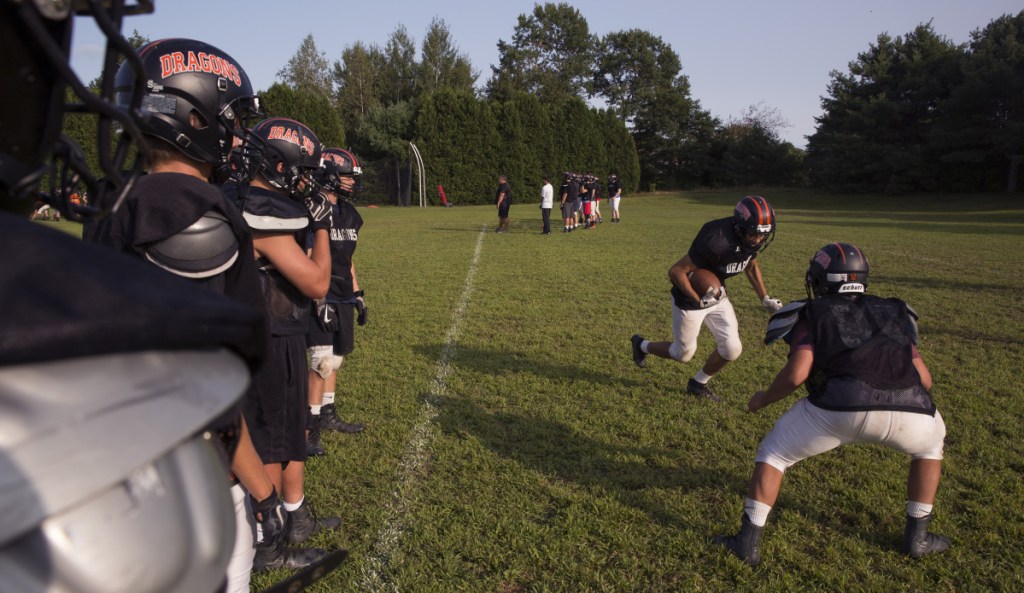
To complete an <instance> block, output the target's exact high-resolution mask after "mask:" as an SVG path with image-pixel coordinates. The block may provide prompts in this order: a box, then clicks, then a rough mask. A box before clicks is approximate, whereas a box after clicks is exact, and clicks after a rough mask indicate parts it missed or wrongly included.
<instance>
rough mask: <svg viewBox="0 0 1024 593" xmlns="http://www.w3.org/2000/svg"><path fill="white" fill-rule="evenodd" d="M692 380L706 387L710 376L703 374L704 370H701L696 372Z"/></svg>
mask: <svg viewBox="0 0 1024 593" xmlns="http://www.w3.org/2000/svg"><path fill="white" fill-rule="evenodd" d="M693 380H694V381H696V382H698V383H702V384H704V385H707V383H708V381H710V380H711V375H708V374H707V373H705V372H704V369H701V370H699V371H697V374H696V375H694V376H693Z"/></svg>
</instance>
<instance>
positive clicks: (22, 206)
mask: <svg viewBox="0 0 1024 593" xmlns="http://www.w3.org/2000/svg"><path fill="white" fill-rule="evenodd" d="M79 4H80V3H71V2H64V3H58V2H33V1H21V2H3V3H2V5H0V9H2V18H0V38H2V41H0V52H2V53H3V55H4V60H3V65H2V67H0V75H2V77H3V79H4V83H5V85H6V84H11V85H14V86H16V87H17V88H18V92H10V93H4V94H3V97H2V99H0V104H2V105H3V107H4V109H3V113H5V114H6V115H2V116H0V129H3V130H4V139H3V142H2V144H0V154H2V157H0V187H2V188H3V192H2V194H3V195H2V196H0V207H2V208H3V209H4V210H8V211H12V212H18V213H27V212H28V211H30V210H31V208H32V207H33V205H34V204H35V202H36V201H37V200H41V201H43V202H45V203H47V204H50V205H51V206H53V207H55V208H57V209H58V210H60V211H61V212H62V213H64V215H65V216H66V217H67V218H68V219H70V220H75V221H82V220H85V219H94V218H100V217H102V216H104V215H106V214H107V213H108V212H110V211H112V210H114V209H115V208H116V207H117V206H118V205H119V204H120V203H121V201H122V200H123V199H124V197H125V195H127V193H128V191H129V190H130V189H131V187H132V186H133V184H134V181H135V179H137V178H138V176H139V175H141V174H142V169H143V163H142V160H141V159H139V158H137V157H136V156H135V155H136V154H138V153H137V152H136V150H134V149H135V148H140V149H141V148H144V147H145V145H146V142H145V139H144V138H143V135H142V133H141V131H140V129H139V126H138V125H137V119H136V116H137V108H138V105H139V103H140V101H141V97H142V90H143V89H142V86H141V84H139V85H136V86H135V87H133V88H131V89H126V96H127V97H128V100H127V103H126V106H127V107H128V108H127V109H126V108H122V107H118V106H116V105H115V104H114V101H113V94H114V93H113V73H114V70H115V67H114V66H115V65H116V63H117V60H118V59H119V58H123V59H124V60H125V64H126V67H127V68H128V69H132V70H137V71H139V72H141V69H142V66H141V62H139V60H138V58H137V57H136V55H135V52H134V50H133V49H132V47H131V45H129V43H128V42H127V41H126V40H125V39H124V37H123V36H121V31H120V30H121V20H122V18H123V17H124V16H126V15H129V14H139V13H143V12H152V10H153V4H152V2H151V1H150V0H137V1H135V2H131V1H126V0H108V1H106V2H102V3H96V4H95V6H94V5H92V4H90V5H89V6H88V7H84V6H82V7H80V6H79ZM72 5H74V12H76V13H78V12H81V15H82V16H87V17H91V18H93V19H94V20H95V23H96V25H97V27H98V28H99V29H100V31H102V33H103V34H104V36H106V38H107V45H106V52H105V55H104V66H105V67H104V69H103V73H102V74H101V77H100V79H99V85H98V89H96V90H92V89H89V88H87V87H86V86H85V84H83V83H82V81H81V80H80V79H79V78H78V76H77V75H76V74H75V73H74V71H72V70H71V67H70V65H69V63H68V62H69V61H68V56H69V53H70V47H71V32H72V28H73V21H74V19H73V18H72V16H73V14H72V12H73V10H72ZM67 89H70V93H69V94H67V95H65V93H66V92H67ZM67 97H71V102H70V103H68V104H65V100H66V99H67ZM70 112H74V113H80V114H86V115H90V116H92V117H93V118H94V121H95V122H96V123H95V125H96V137H97V139H98V142H97V146H96V148H97V156H98V161H99V163H98V164H99V169H100V171H99V174H94V173H93V172H92V171H91V170H90V167H89V165H88V163H86V161H85V158H84V156H83V153H82V151H81V149H80V148H79V147H78V146H77V145H76V144H75V143H74V142H73V141H72V140H70V139H69V138H67V137H66V136H63V135H61V129H62V126H63V120H64V114H65V113H70ZM44 180H45V183H46V188H47V189H46V190H44V191H41V190H40V184H41V183H42V182H44ZM83 191H85V193H87V194H88V196H89V201H88V203H85V202H79V203H77V204H75V203H72V200H71V198H72V196H75V195H76V194H80V193H81V192H83Z"/></svg>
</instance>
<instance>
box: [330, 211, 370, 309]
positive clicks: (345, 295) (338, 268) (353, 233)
mask: <svg viewBox="0 0 1024 593" xmlns="http://www.w3.org/2000/svg"><path fill="white" fill-rule="evenodd" d="M333 210H334V212H333V215H334V223H333V225H332V226H331V288H330V290H329V291H328V293H327V300H328V301H331V302H336V303H340V302H342V301H345V300H347V299H349V298H351V297H352V293H353V292H354V286H353V285H354V283H353V281H352V256H353V254H354V253H355V251H356V242H357V241H359V229H361V228H363V217H362V216H360V215H359V212H358V211H356V207H355V206H353V205H352V204H351V203H349V202H346V201H343V200H341V201H339V202H338V203H337V204H334V207H333Z"/></svg>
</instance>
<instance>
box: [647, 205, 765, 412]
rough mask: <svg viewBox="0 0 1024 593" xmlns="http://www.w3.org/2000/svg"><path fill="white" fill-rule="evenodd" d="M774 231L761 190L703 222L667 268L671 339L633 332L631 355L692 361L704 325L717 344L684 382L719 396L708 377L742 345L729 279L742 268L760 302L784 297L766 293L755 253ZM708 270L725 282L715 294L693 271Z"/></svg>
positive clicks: (698, 393) (690, 387)
mask: <svg viewBox="0 0 1024 593" xmlns="http://www.w3.org/2000/svg"><path fill="white" fill-rule="evenodd" d="M774 237H775V211H774V210H773V209H772V207H771V205H770V204H769V203H768V200H766V199H764V198H763V197H761V196H747V197H745V198H743V199H742V200H740V201H739V203H737V204H736V208H735V209H734V211H733V215H732V217H727V218H719V219H717V220H712V221H710V222H707V223H705V224H704V226H703V227H701V229H700V232H698V233H697V236H696V237H695V238H694V240H693V243H692V244H691V245H690V250H689V251H688V252H687V254H686V255H684V256H683V258H682V259H680V260H679V261H677V262H676V263H675V264H673V266H672V267H671V268H670V269H669V271H668V278H669V281H670V282H672V338H673V339H672V341H671V342H648V341H647V340H645V339H644V338H643V336H641V335H639V334H634V335H633V337H632V338H631V342H632V346H633V361H634V362H636V364H637V366H639V367H644V366H646V364H647V355H648V354H653V355H655V356H658V357H660V358H671V359H673V360H676V361H679V362H688V361H689V360H690V359H691V358H693V355H694V353H695V352H696V351H697V334H698V333H699V332H700V327H701V325H702V324H703V325H706V326H707V327H708V329H709V330H711V334H712V335H713V336H714V338H715V344H717V348H716V349H715V350H714V351H712V352H711V354H710V355H709V356H708V358H707V361H705V362H704V366H703V367H701V369H700V370H699V371H698V372H697V374H696V375H694V377H693V378H692V379H690V380H689V382H688V383H687V385H686V391H687V393H689V394H691V395H695V396H698V397H705V398H708V399H712V400H714V401H720V400H719V398H718V396H717V395H715V393H714V391H712V390H711V388H710V387H708V381H709V380H710V379H711V377H712V376H714V375H715V373H717V372H718V371H720V370H722V368H723V367H725V365H726V364H728V363H729V362H730V361H733V360H736V359H737V358H739V356H740V353H741V352H742V351H743V345H742V344H741V343H740V334H739V323H738V322H737V320H736V311H735V310H734V309H733V307H732V303H730V302H729V300H728V297H727V295H726V292H725V280H726V279H728V278H730V277H732V276H735V275H737V274H739V273H740V272H743V273H744V274H745V275H746V276H747V280H749V281H750V285H751V286H752V287H753V288H754V292H756V293H757V298H758V299H759V300H760V301H761V305H762V306H763V307H764V308H765V309H767V310H768V311H769V312H772V313H774V312H775V311H777V310H779V309H780V308H781V307H782V302H781V301H779V300H778V299H773V298H771V297H770V296H768V291H767V290H765V287H764V280H763V279H762V278H761V268H760V267H759V266H758V264H757V256H758V254H759V253H761V252H762V251H764V250H765V249H766V248H767V247H768V245H769V244H770V243H771V241H772V239H773V238H774ZM701 268H703V269H705V270H710V271H711V272H713V273H714V275H715V276H717V278H718V280H719V281H720V282H721V283H722V288H721V291H719V292H718V294H717V296H715V295H712V294H703V295H701V294H697V291H696V290H694V287H693V285H692V284H691V282H690V274H691V273H692V272H693V271H694V270H697V269H701Z"/></svg>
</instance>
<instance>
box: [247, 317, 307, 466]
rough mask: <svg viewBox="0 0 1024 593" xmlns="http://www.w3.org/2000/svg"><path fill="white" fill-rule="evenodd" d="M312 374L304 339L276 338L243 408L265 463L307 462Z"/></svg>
mask: <svg viewBox="0 0 1024 593" xmlns="http://www.w3.org/2000/svg"><path fill="white" fill-rule="evenodd" d="M308 392H309V372H308V370H307V367H306V337H305V336H301V335H300V336H274V337H272V338H271V339H270V353H269V355H268V356H267V359H266V361H264V363H263V365H262V366H261V367H260V368H259V370H258V371H257V372H256V374H255V375H253V378H252V388H251V389H250V390H249V392H248V394H247V397H246V399H245V405H244V406H243V413H244V414H245V422H246V424H248V426H249V434H250V436H251V437H252V442H253V445H255V446H256V452H257V453H259V455H260V459H262V460H263V463H278V462H285V461H305V460H306V416H307V415H308V414H309V399H308Z"/></svg>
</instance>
